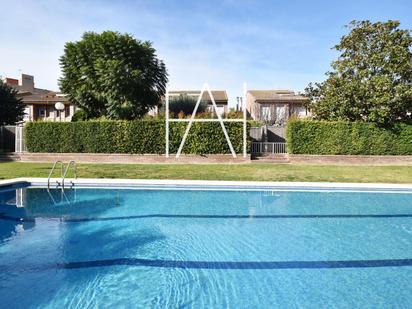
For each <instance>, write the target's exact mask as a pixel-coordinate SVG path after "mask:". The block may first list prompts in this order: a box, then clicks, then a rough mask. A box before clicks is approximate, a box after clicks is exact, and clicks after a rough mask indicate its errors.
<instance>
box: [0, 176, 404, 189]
mask: <svg viewBox="0 0 412 309" xmlns="http://www.w3.org/2000/svg"><path fill="white" fill-rule="evenodd" d="M60 180H61V179H60V178H51V179H50V182H51V184H53V183H56V181H60ZM70 182H71V183H73V184H74V185H78V186H80V187H81V186H86V187H90V186H96V187H105V186H107V187H110V186H115V187H119V186H126V187H134V186H136V187H139V186H140V187H141V186H160V187H173V186H177V187H180V186H182V187H186V186H190V187H199V188H200V187H216V188H225V187H232V188H242V187H243V188H251V189H253V188H255V189H262V190H265V189H270V188H280V189H282V188H283V189H293V188H296V189H299V188H300V189H302V188H307V189H332V190H333V189H348V190H349V189H362V190H367V189H373V190H385V189H389V190H407V191H409V190H412V184H393V183H349V182H348V183H343V182H266V181H227V180H178V179H173V180H169V179H110V178H78V179H73V178H68V179H66V181H65V183H66V184H67V186H70ZM10 185H32V186H46V185H47V178H32V177H23V178H13V179H7V180H0V187H4V186H10Z"/></svg>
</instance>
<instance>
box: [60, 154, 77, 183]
mask: <svg viewBox="0 0 412 309" xmlns="http://www.w3.org/2000/svg"><path fill="white" fill-rule="evenodd" d="M71 165H73V168H74V179H77V165H76V162H74V161H73V160H71V161H69V163H68V164H67V166H66V170H65V171H64V174H63V175H62V188H63V189H64V179H65V178H66V176H67V172H68V171H69V168H70V166H71Z"/></svg>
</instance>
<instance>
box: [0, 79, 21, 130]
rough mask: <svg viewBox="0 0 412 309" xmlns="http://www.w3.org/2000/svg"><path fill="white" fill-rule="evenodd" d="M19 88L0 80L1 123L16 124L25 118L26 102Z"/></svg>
mask: <svg viewBox="0 0 412 309" xmlns="http://www.w3.org/2000/svg"><path fill="white" fill-rule="evenodd" d="M16 95H17V90H15V89H14V88H12V87H10V86H9V85H7V84H5V83H3V82H2V81H1V80H0V125H6V124H15V123H16V122H18V121H21V120H22V119H23V115H24V104H23V102H22V101H21V99H20V98H17V97H16Z"/></svg>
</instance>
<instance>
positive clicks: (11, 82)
mask: <svg viewBox="0 0 412 309" xmlns="http://www.w3.org/2000/svg"><path fill="white" fill-rule="evenodd" d="M3 82H4V83H5V84H7V85H9V86H18V85H19V80H18V79H15V78H10V77H6V78H4V79H3Z"/></svg>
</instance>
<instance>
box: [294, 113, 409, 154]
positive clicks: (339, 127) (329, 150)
mask: <svg viewBox="0 0 412 309" xmlns="http://www.w3.org/2000/svg"><path fill="white" fill-rule="evenodd" d="M286 140H287V143H288V145H287V147H288V152H289V153H293V154H321V155H326V154H333V155H335V154H350V155H412V125H408V124H404V123H400V124H397V125H395V126H393V127H392V128H381V127H377V126H376V125H374V124H372V123H365V122H343V121H333V122H326V121H312V120H292V121H289V122H288V124H287V128H286Z"/></svg>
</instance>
